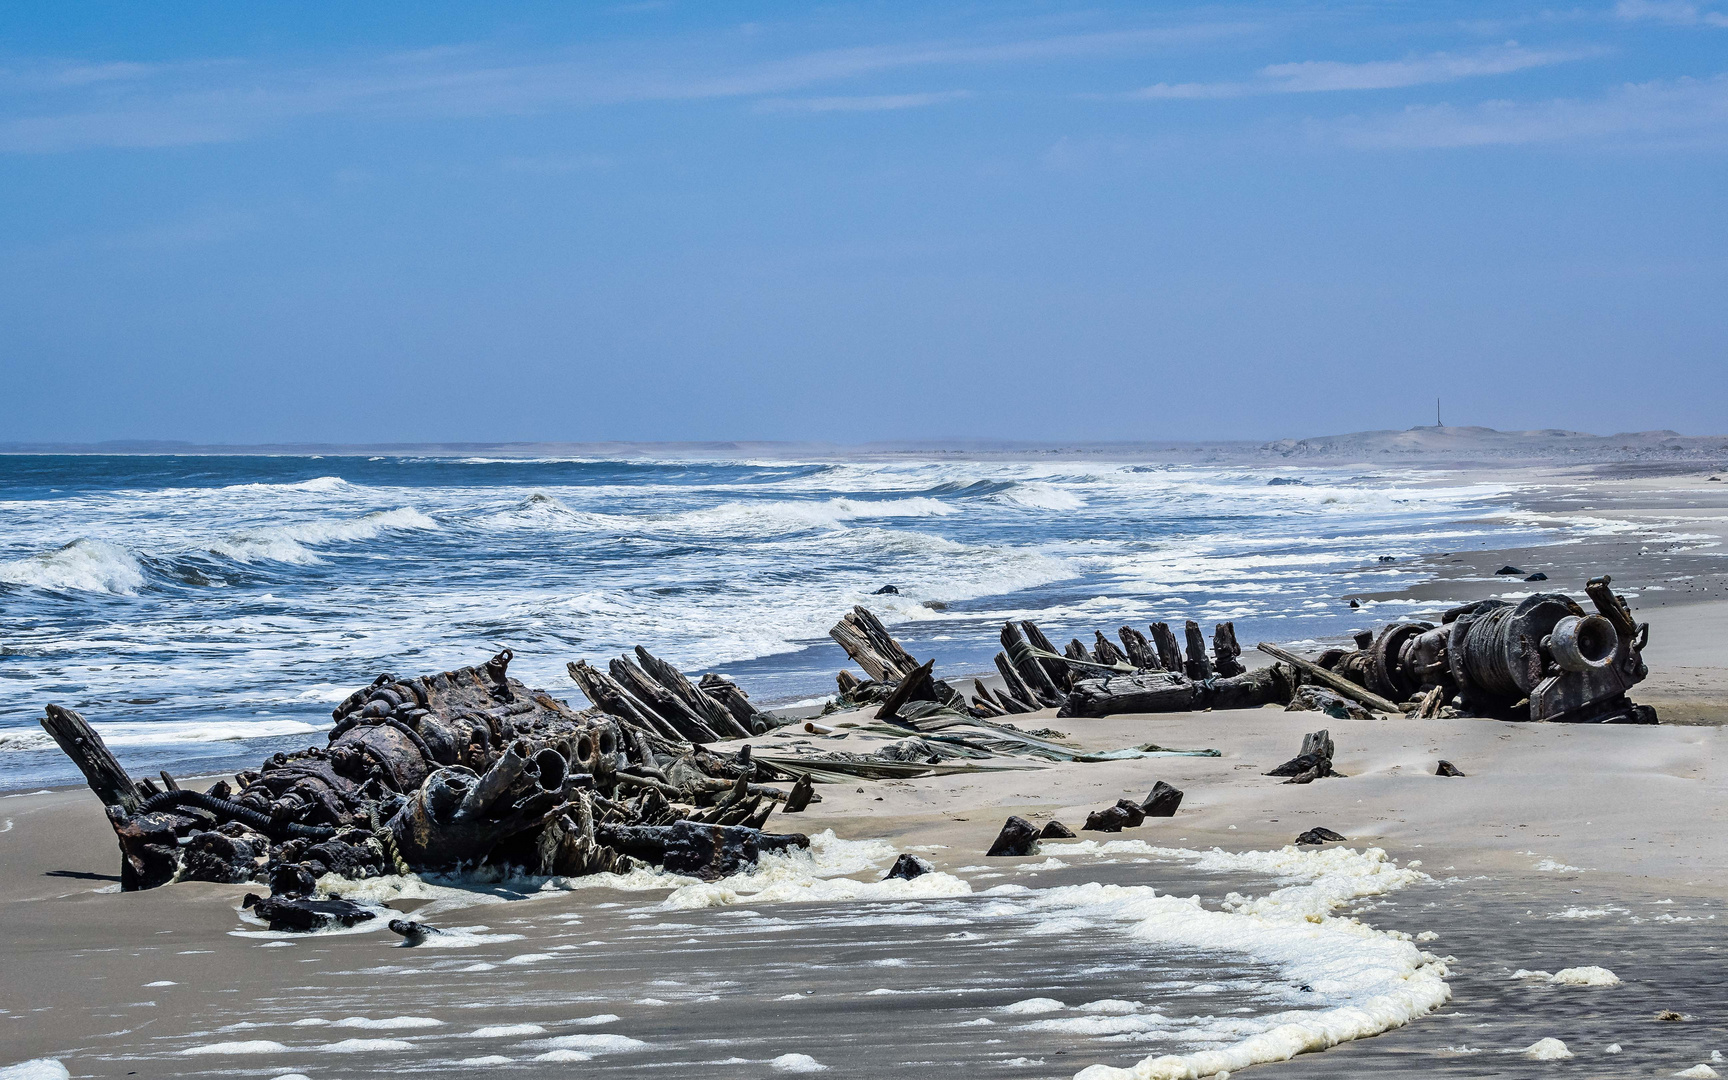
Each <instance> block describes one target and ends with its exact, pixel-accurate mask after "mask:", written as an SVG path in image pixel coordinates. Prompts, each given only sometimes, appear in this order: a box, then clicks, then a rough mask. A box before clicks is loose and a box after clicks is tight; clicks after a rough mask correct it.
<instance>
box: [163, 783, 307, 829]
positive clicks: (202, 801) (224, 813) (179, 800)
mask: <svg viewBox="0 0 1728 1080" xmlns="http://www.w3.org/2000/svg"><path fill="white" fill-rule="evenodd" d="M182 806H195V807H197V808H198V809H200V810H208V811H209V812H210V813H212V814H215V815H216V816H217V817H219V818H224V819H226V820H229V821H238V822H240V823H241V824H242V825H245V826H247V827H249V828H251V829H253V830H254V831H256V832H261V833H263V834H264V835H265V836H268V837H270V838H271V839H272V840H286V839H293V838H299V839H303V840H328V839H330V838H331V837H332V836H335V835H336V830H335V829H333V828H330V827H328V826H324V825H302V824H300V823H299V822H296V821H281V822H278V821H274V820H272V819H271V817H270V815H269V814H263V813H259V812H258V811H257V810H254V809H252V808H251V807H248V806H241V805H240V804H239V803H237V802H231V801H229V800H227V799H219V798H217V797H216V796H214V795H211V794H208V793H206V792H203V791H184V790H181V791H164V792H161V793H159V794H156V795H152V796H150V797H149V798H148V799H145V800H144V802H143V804H142V805H141V807H140V809H139V812H140V813H145V814H147V813H150V812H152V811H155V810H173V809H176V808H178V807H182Z"/></svg>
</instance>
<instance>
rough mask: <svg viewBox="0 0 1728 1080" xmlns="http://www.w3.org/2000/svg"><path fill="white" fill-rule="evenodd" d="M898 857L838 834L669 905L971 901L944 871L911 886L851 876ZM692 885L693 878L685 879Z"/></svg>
mask: <svg viewBox="0 0 1728 1080" xmlns="http://www.w3.org/2000/svg"><path fill="white" fill-rule="evenodd" d="M897 855H898V852H897V850H896V849H895V848H894V846H893V845H892V844H889V843H887V842H886V841H883V840H842V839H840V838H838V837H836V836H835V835H834V830H833V829H825V830H823V831H822V832H820V833H817V834H816V835H814V836H812V837H811V838H810V847H809V848H807V849H805V850H801V851H786V852H777V853H774V854H770V855H764V856H763V857H762V860H761V862H759V863H758V864H757V866H756V867H755V868H754V869H753V870H751V871H749V872H748V873H743V874H735V875H733V876H732V877H728V878H722V879H721V880H719V881H715V882H704V881H691V882H690V884H687V885H682V886H680V887H679V888H677V889H674V890H673V892H672V894H671V895H670V896H668V897H667V898H666V900H665V904H664V906H665V907H667V908H672V909H687V908H703V907H725V906H727V905H731V904H737V903H740V902H743V901H749V902H751V903H795V902H803V901H817V900H826V901H836V900H841V901H847V900H927V899H936V898H944V897H952V896H966V895H968V894H970V893H971V892H972V886H971V885H970V884H968V883H967V882H965V881H962V880H961V879H960V878H957V877H955V876H953V875H952V874H945V873H942V872H940V871H938V872H935V873H930V874H924V875H922V876H920V877H917V878H914V879H913V880H911V881H905V880H902V879H900V878H889V879H888V880H887V881H858V880H856V879H855V878H851V877H847V876H846V875H848V874H858V873H863V872H866V871H868V872H872V873H874V872H879V871H880V869H881V867H882V866H883V865H884V864H886V863H889V862H892V861H893V860H894V859H895V858H896V856H897ZM685 880H689V879H685Z"/></svg>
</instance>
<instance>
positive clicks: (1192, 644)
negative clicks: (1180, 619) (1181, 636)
mask: <svg viewBox="0 0 1728 1080" xmlns="http://www.w3.org/2000/svg"><path fill="white" fill-rule="evenodd" d="M1182 628H1183V632H1184V633H1185V634H1186V635H1187V638H1188V662H1187V663H1185V664H1184V665H1182V670H1183V671H1185V672H1187V674H1188V677H1189V678H1190V679H1210V678H1211V677H1212V661H1211V660H1209V659H1207V658H1206V637H1205V635H1203V634H1201V633H1200V624H1199V623H1197V622H1195V621H1194V620H1193V619H1189V620H1188V621H1187V622H1186V623H1184V624H1183V627H1182Z"/></svg>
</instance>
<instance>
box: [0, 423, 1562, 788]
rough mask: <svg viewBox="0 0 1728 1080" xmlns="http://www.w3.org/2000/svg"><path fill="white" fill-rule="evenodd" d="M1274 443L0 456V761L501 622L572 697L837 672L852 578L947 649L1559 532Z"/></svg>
mask: <svg viewBox="0 0 1728 1080" xmlns="http://www.w3.org/2000/svg"><path fill="white" fill-rule="evenodd" d="M1281 468H1282V469H1283V470H1284V471H1282V472H1279V471H1274V470H1271V469H1269V468H1258V467H1241V466H1175V465H1163V464H1143V463H1133V462H1122V463H1110V462H1101V461H1093V460H1090V459H1087V460H1083V461H1075V460H1071V459H1066V458H1049V459H1041V458H1039V457H1037V456H1032V457H1031V458H1030V459H1029V460H1025V461H1010V460H960V459H950V458H948V457H946V456H942V457H933V459H931V460H910V459H895V460H871V459H859V460H806V461H781V460H730V461H728V460H665V459H655V458H649V457H644V458H642V459H640V460H499V459H477V458H426V457H312V456H308V457H263V456H235V457H208V456H112V457H103V456H4V457H0V686H3V687H4V694H3V695H0V789H18V788H27V787H34V786H40V785H44V784H50V783H64V782H70V781H73V780H75V779H76V778H77V777H76V773H75V772H74V771H73V770H72V768H71V766H70V763H69V762H67V761H66V760H65V759H64V758H63V757H62V756H61V755H60V754H59V752H58V751H57V750H56V749H55V748H54V747H53V746H52V743H50V742H49V741H48V739H47V737H46V735H45V734H43V733H42V731H41V730H40V728H39V727H38V725H37V718H38V717H39V716H40V715H41V711H42V706H43V705H45V704H47V703H50V702H53V703H57V704H61V705H66V706H69V707H72V708H76V709H78V710H80V711H82V712H83V713H84V714H85V715H86V716H87V717H89V718H90V719H91V720H92V721H94V722H95V723H96V724H97V726H98V728H99V729H100V730H101V731H102V732H103V735H104V738H105V739H107V741H108V742H109V744H110V745H111V746H113V747H114V749H115V751H116V753H118V754H119V756H120V757H121V759H122V760H123V761H124V762H126V763H127V764H128V766H129V767H132V768H134V769H135V770H148V771H153V770H155V769H157V768H163V767H166V768H169V769H170V770H174V771H183V770H184V771H195V770H200V769H230V768H233V767H235V766H236V765H239V764H244V763H250V762H256V761H258V760H260V759H261V758H262V757H263V756H265V755H267V754H268V753H271V752H274V751H275V750H280V749H287V748H292V747H297V746H304V745H308V744H312V743H321V742H322V741H323V736H322V734H321V732H322V731H323V730H324V729H325V728H326V727H328V725H329V723H330V709H331V707H332V705H333V704H334V703H335V702H337V701H339V700H340V699H341V698H342V697H344V696H345V695H346V694H347V693H348V692H349V691H350V690H351V689H353V688H355V687H356V686H358V685H360V684H363V683H365V682H367V681H369V680H370V679H371V678H372V677H373V676H374V675H375V674H376V673H378V672H381V671H394V672H399V673H402V674H412V673H421V672H431V671H438V670H444V669H447V668H452V667H457V666H460V665H464V664H473V663H475V662H477V661H481V660H483V659H485V658H486V657H488V656H490V655H492V654H493V653H494V652H496V651H497V650H499V649H502V648H506V647H508V648H510V649H512V650H514V652H515V656H516V659H515V663H514V665H513V667H512V669H511V670H512V673H513V674H516V675H518V676H519V677H521V678H522V679H524V680H525V681H527V682H528V683H529V684H530V685H537V686H543V687H546V688H550V689H552V690H553V691H554V692H555V693H556V692H558V691H566V692H567V694H568V696H569V697H570V698H571V699H572V700H573V701H574V702H575V703H577V704H583V703H584V702H583V701H582V698H581V695H580V693H579V691H577V689H576V687H575V686H574V684H572V683H570V682H569V680H568V678H567V676H566V675H565V673H564V664H565V662H566V661H567V660H573V659H579V658H587V659H590V660H594V661H602V662H603V661H604V660H605V659H606V658H608V657H610V656H614V655H617V654H618V653H620V652H622V651H625V650H627V649H628V648H630V647H631V646H633V645H637V644H641V645H644V646H646V647H647V648H648V649H649V650H651V651H653V652H655V653H657V654H659V655H661V656H664V657H666V658H667V659H669V660H672V661H674V662H675V663H677V664H679V665H680V666H681V667H683V668H684V669H686V670H688V671H692V672H700V671H718V672H722V673H725V674H727V675H730V676H732V677H733V678H735V679H736V680H738V681H739V682H740V683H741V684H742V685H743V686H744V687H745V688H746V690H748V691H749V692H750V693H751V695H752V697H753V698H754V699H755V700H757V701H758V702H759V703H761V704H764V705H773V704H776V703H788V702H794V701H807V700H809V699H813V698H819V697H821V696H822V695H825V694H828V693H831V692H832V691H833V688H834V681H833V680H834V673H835V672H836V671H837V670H839V669H840V668H841V667H843V666H848V663H849V662H848V660H847V658H846V657H845V655H844V654H843V653H842V652H841V651H840V649H839V647H838V646H836V645H834V644H833V643H832V642H831V641H830V640H829V639H828V637H827V630H828V628H829V627H830V626H831V625H833V623H834V621H835V620H836V619H837V618H838V617H839V616H840V615H841V614H843V613H844V612H845V611H846V610H847V609H848V608H850V607H851V605H853V604H865V605H867V606H869V607H870V608H871V609H872V610H874V611H875V612H876V613H877V614H878V615H880V616H881V617H882V618H883V619H884V620H885V621H886V622H887V623H888V624H889V625H890V626H891V627H892V628H894V630H895V632H896V633H897V634H898V635H899V636H900V637H901V639H902V641H903V642H904V643H905V644H906V645H907V647H908V648H909V649H910V650H911V651H912V652H913V653H914V654H915V655H917V656H919V657H920V658H927V657H929V656H932V655H934V656H935V657H936V658H937V660H938V666H937V670H938V673H940V674H948V675H961V674H967V673H973V672H979V671H986V670H989V669H990V667H991V664H990V660H991V656H992V655H993V654H994V653H995V651H996V650H997V648H998V645H997V640H996V636H997V633H998V631H999V630H1000V627H1001V624H1002V621H1003V620H1004V619H1007V618H1032V619H1036V620H1037V621H1038V622H1039V624H1040V625H1041V626H1042V627H1043V628H1044V629H1045V630H1046V632H1047V633H1048V634H1049V636H1050V637H1051V638H1053V639H1055V640H1056V641H1057V642H1058V643H1060V642H1062V641H1065V640H1067V639H1068V638H1069V637H1071V636H1074V635H1076V634H1079V635H1082V636H1084V637H1086V638H1088V640H1089V639H1090V633H1091V631H1092V630H1094V629H1103V630H1105V631H1106V632H1113V631H1114V630H1115V628H1116V627H1118V626H1120V625H1122V624H1124V623H1131V624H1134V625H1137V626H1139V627H1140V628H1141V629H1142V630H1144V629H1145V626H1146V624H1148V623H1150V622H1152V621H1153V620H1159V619H1163V620H1179V619H1184V618H1195V619H1199V620H1202V621H1203V622H1206V623H1207V624H1210V623H1211V622H1214V621H1218V620H1223V619H1231V620H1234V621H1235V623H1236V627H1237V635H1238V637H1239V638H1240V639H1241V640H1242V641H1243V642H1244V644H1245V645H1251V644H1252V643H1253V642H1255V641H1258V640H1277V641H1292V640H1295V641H1302V640H1311V639H1324V638H1328V637H1336V636H1338V635H1341V634H1344V633H1346V632H1347V631H1349V630H1352V629H1354V628H1356V627H1359V626H1364V625H1369V624H1371V623H1374V622H1380V621H1385V620H1387V619H1390V618H1394V617H1397V616H1398V615H1399V614H1401V613H1403V612H1404V611H1407V610H1409V609H1407V608H1400V607H1399V606H1398V605H1397V604H1396V603H1393V604H1380V605H1370V606H1369V607H1368V608H1367V609H1365V610H1361V611H1357V610H1352V609H1351V608H1349V607H1348V605H1347V602H1346V601H1347V599H1348V598H1349V597H1350V596H1351V595H1352V594H1354V593H1358V592H1365V591H1371V590H1386V589H1390V588H1397V587H1399V586H1400V585H1403V584H1407V583H1410V582H1411V581H1413V580H1416V578H1415V576H1414V575H1415V571H1414V570H1413V569H1412V568H1406V567H1403V566H1401V565H1400V564H1404V563H1407V562H1408V560H1409V559H1410V558H1411V557H1412V556H1416V555H1421V554H1426V553H1433V552H1441V551H1453V550H1461V549H1465V548H1471V547H1480V546H1483V545H1492V546H1500V545H1507V544H1514V543H1517V544H1531V543H1542V542H1544V541H1545V540H1548V539H1552V537H1549V536H1547V535H1546V534H1544V533H1542V532H1541V531H1540V530H1539V529H1537V528H1536V527H1534V526H1531V525H1526V524H1519V523H1518V515H1516V514H1515V513H1513V512H1512V508H1513V507H1514V506H1515V505H1516V502H1517V494H1518V493H1517V492H1516V491H1515V490H1513V489H1511V488H1509V487H1505V486H1500V485H1493V484H1482V483H1469V482H1464V481H1462V480H1457V481H1453V480H1448V479H1447V478H1446V477H1445V476H1444V475H1442V474H1435V473H1420V472H1414V471H1393V470H1388V471H1384V472H1360V471H1337V470H1334V471H1327V470H1324V469H1303V470H1302V471H1299V472H1291V471H1289V470H1290V469H1291V466H1288V465H1285V466H1282V467H1281ZM1275 480H1277V481H1289V480H1300V481H1301V482H1300V483H1287V482H1279V483H1274V482H1273V481H1275ZM1380 556H1391V557H1393V558H1394V559H1396V560H1398V562H1396V563H1393V564H1390V565H1387V564H1381V563H1380V562H1378V561H1377V560H1378V558H1379V557H1380ZM885 585H893V586H895V587H896V588H898V589H899V593H898V595H877V590H878V589H880V588H882V587H883V586H885ZM1208 629H1209V625H1208Z"/></svg>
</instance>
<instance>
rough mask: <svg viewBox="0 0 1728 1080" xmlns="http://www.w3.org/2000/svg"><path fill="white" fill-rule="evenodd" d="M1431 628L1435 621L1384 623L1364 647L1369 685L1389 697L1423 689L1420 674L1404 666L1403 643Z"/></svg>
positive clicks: (1398, 697)
mask: <svg viewBox="0 0 1728 1080" xmlns="http://www.w3.org/2000/svg"><path fill="white" fill-rule="evenodd" d="M1432 629H1434V624H1433V623H1426V622H1396V623H1392V624H1390V625H1388V626H1386V627H1383V628H1382V629H1381V631H1380V633H1378V634H1376V635H1375V636H1374V640H1373V641H1372V642H1370V643H1369V645H1368V648H1367V649H1366V650H1364V651H1365V652H1366V653H1367V654H1368V656H1367V660H1368V663H1367V665H1366V667H1365V673H1366V674H1367V676H1368V689H1370V690H1372V691H1374V692H1375V693H1376V694H1379V695H1380V696H1381V697H1383V698H1386V699H1387V700H1389V701H1404V700H1406V699H1408V698H1409V697H1410V695H1412V694H1414V693H1416V692H1417V691H1418V690H1420V689H1422V685H1423V681H1424V680H1423V679H1422V678H1421V676H1420V675H1419V674H1418V673H1416V672H1412V671H1409V670H1407V669H1406V668H1405V666H1404V663H1403V654H1404V647H1405V645H1406V644H1408V643H1409V641H1410V640H1411V639H1412V638H1415V637H1418V636H1420V635H1421V634H1423V633H1425V632H1427V631H1429V630H1432Z"/></svg>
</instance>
